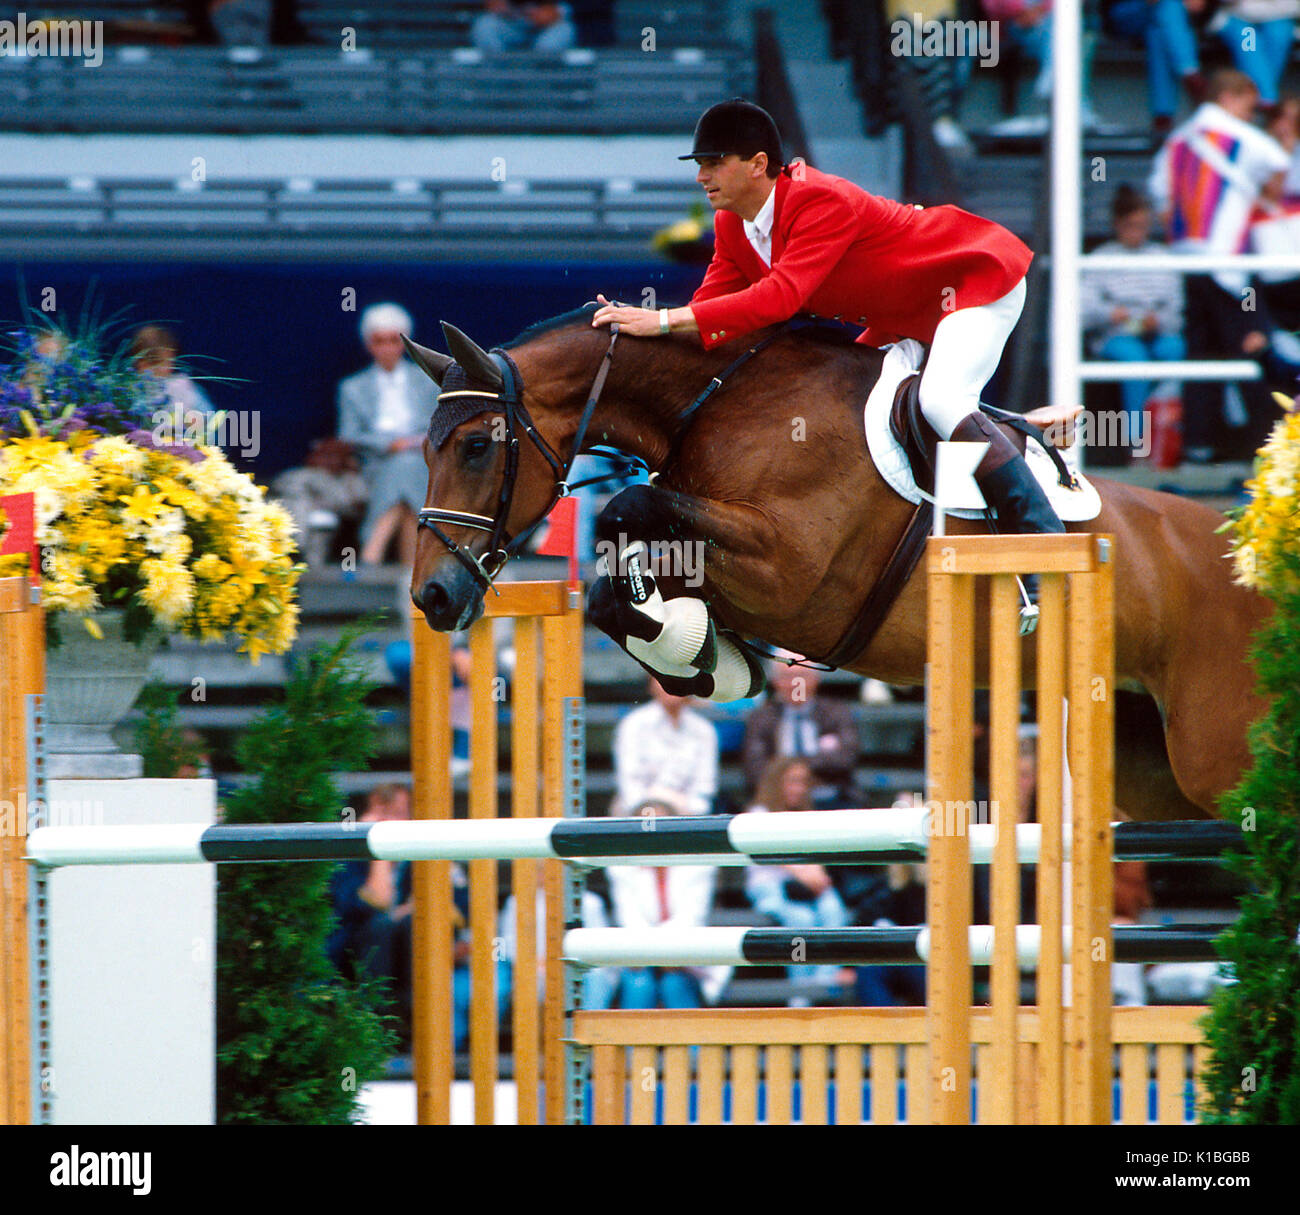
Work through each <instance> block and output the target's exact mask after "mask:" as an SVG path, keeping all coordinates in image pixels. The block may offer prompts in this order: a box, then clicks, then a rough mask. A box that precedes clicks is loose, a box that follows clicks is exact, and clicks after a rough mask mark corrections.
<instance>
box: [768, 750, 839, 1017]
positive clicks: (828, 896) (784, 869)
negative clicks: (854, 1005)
mask: <svg viewBox="0 0 1300 1215" xmlns="http://www.w3.org/2000/svg"><path fill="white" fill-rule="evenodd" d="M811 789H812V769H811V768H810V767H809V766H808V761H807V760H805V759H798V758H795V757H792V756H786V757H784V758H779V759H774V760H772V761H771V763H769V764H768V765H767V768H766V770H765V771H764V772H763V777H762V779H761V780H760V781H759V783H758V794H757V796H756V798H755V800H754V802H753V804H752V805H750V806H749V807H748V812H749V813H750V814H766V813H767V812H768V811H803V810H808V811H812V810H813V804H812V801H811V800H810V798H809V794H810V792H811ZM745 893H746V894H747V895H748V896H749V901H750V904H751V905H752V906H753V908H754V910H755V911H757V912H760V913H761V914H762V915H765V916H768V917H769V918H770V919H771V920H772V922H773V923H775V924H779V925H780V926H781V927H783V928H800V929H802V928H843V927H844V926H845V925H846V924H847V923H848V922H849V913H848V909H847V908H846V907H845V906H844V902H843V900H842V899H841V898H840V896H839V893H838V891H836V889H835V886H834V883H833V882H832V880H831V876H830V874H829V873H828V872H827V869H826V866H825V865H818V864H811V865H798V864H795V865H750V866H748V867H747V868H746V869H745ZM787 973H788V974H789V976H790V978H791V980H793V982H794V984H795V985H796V986H797V987H798V986H802V987H805V988H816V989H817V992H818V994H821V993H822V992H823V991H824V992H825V994H827V995H829V996H831V997H832V998H835V997H838V996H839V995H840V994H841V993H840V990H839V989H840V986H841V985H842V983H843V982H844V981H845V972H843V971H842V969H841V968H840V967H838V966H790V967H788V968H787ZM848 973H851V972H848ZM807 1002H808V999H807V997H799V996H796V997H792V999H791V1001H790V1003H791V1004H795V1003H805V1004H806V1003H807Z"/></svg>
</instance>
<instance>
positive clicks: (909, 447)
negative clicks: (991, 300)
mask: <svg viewBox="0 0 1300 1215" xmlns="http://www.w3.org/2000/svg"><path fill="white" fill-rule="evenodd" d="M920 386H921V375H920V372H918V373H917V374H915V375H912V376H909V377H908V378H907V379H906V380H904V381H903V382H902V384H900V385H899V387H898V392H897V393H895V395H894V403H893V407H892V408H891V409H890V412H889V429H890V431H891V432H892V434H893V436H894V438H895V439H896V440H897V441H898V443H899V445H900V446H901V447H902V449H903V451H904V452H905V453H906V455H907V459H908V462H909V463H910V464H911V467H912V477H913V479H914V480H915V481H916V484H917V486H918V488H920V490H921V491H922V492H923V493H924V494H925V495H927V496H926V497H924V498H922V500H921V502H920V504H919V505H918V506H917V507H916V509H915V510H914V511H913V512H912V517H911V519H910V520H909V522H908V524H907V527H906V528H905V529H904V531H903V534H902V536H901V537H900V539H899V541H898V544H897V545H896V546H895V548H894V551H893V553H892V554H891V555H890V558H889V560H888V561H887V562H886V564H885V568H884V569H883V570H882V571H881V572H880V574H879V576H878V577H877V578H876V581H875V582H874V584H873V585H872V587H871V589H870V591H869V592H868V593H867V597H866V599H865V600H864V602H863V604H862V607H861V608H860V609H859V610H858V614H857V616H856V617H855V618H854V620H853V623H852V624H850V625H849V627H848V630H847V631H846V632H845V634H844V635H843V636H842V637H841V638H840V639H839V641H838V642H836V644H835V646H834V648H833V649H832V650H831V652H830V653H829V654H827V655H826V656H825V658H823V659H822V661H823V662H825V663H826V664H827V665H828V666H832V667H846V666H849V665H850V664H851V663H852V662H853V660H854V659H855V658H857V657H858V655H859V654H861V653H862V652H863V651H864V650H865V649H866V648H867V646H868V645H870V644H871V639H872V638H873V637H874V636H875V635H876V632H877V630H878V629H879V628H880V626H881V625H882V624H883V623H884V620H885V617H886V616H887V615H888V614H889V610H890V608H892V607H893V605H894V601H895V600H896V599H897V598H898V595H899V593H900V592H901V591H902V589H903V587H904V586H905V585H906V584H907V581H908V579H910V578H911V576H912V574H913V573H914V572H915V570H916V567H917V565H918V564H920V561H921V555H922V554H923V553H924V551H925V543H926V540H927V539H928V538H929V536H930V530H931V527H932V525H933V522H934V505H933V502H932V497H933V494H934V465H935V451H936V444H937V443H938V442H939V436H938V435H937V434H936V433H935V430H934V428H933V427H932V426H931V425H930V423H929V422H927V421H926V420H925V416H924V415H923V414H922V413H921V403H920ZM980 409H981V410H982V411H983V412H984V413H985V414H987V415H988V416H989V417H990V418H991V419H992V420H993V422H994V424H995V425H996V426H998V427H999V429H1001V430H1002V431H1003V433H1004V434H1006V436H1007V438H1008V439H1010V440H1011V442H1012V443H1014V444H1015V445H1016V448H1017V450H1019V452H1020V454H1021V455H1022V456H1023V455H1024V454H1025V449H1026V446H1027V444H1028V442H1029V440H1030V439H1033V440H1034V441H1035V442H1036V443H1039V444H1041V445H1042V447H1043V450H1044V451H1045V452H1047V454H1048V455H1049V456H1050V457H1051V459H1052V462H1053V464H1054V465H1055V466H1056V475H1057V477H1058V478H1059V479H1060V482H1061V484H1062V485H1067V486H1069V485H1073V484H1074V483H1075V482H1074V477H1073V474H1072V473H1071V472H1070V470H1069V469H1068V468H1067V467H1066V466H1065V461H1064V460H1063V459H1061V453H1060V452H1059V451H1058V450H1057V448H1058V447H1069V446H1070V444H1071V443H1072V442H1073V441H1074V423H1075V419H1076V418H1077V417H1078V416H1079V414H1080V413H1082V412H1083V411H1082V410H1081V409H1078V408H1068V409H1051V408H1047V409H1037V410H1034V411H1033V412H1031V413H1027V414H1023V415H1022V414H1017V413H1008V412H1007V411H1006V410H1004V409H995V408H994V407H993V406H991V405H984V404H981V405H980Z"/></svg>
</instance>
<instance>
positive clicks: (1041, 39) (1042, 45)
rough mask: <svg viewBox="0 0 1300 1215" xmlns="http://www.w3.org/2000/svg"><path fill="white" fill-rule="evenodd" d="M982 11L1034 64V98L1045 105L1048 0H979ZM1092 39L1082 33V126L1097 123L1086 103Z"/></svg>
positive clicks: (1049, 25) (1049, 32) (1048, 90)
mask: <svg viewBox="0 0 1300 1215" xmlns="http://www.w3.org/2000/svg"><path fill="white" fill-rule="evenodd" d="M983 4H984V12H985V13H986V14H987V15H988V16H989V17H990V18H992V19H993V20H995V21H998V22H1000V23H1001V26H1002V30H1003V32H1004V33H1005V34H1007V35H1009V36H1010V39H1011V41H1012V42H1013V43H1014V44H1015V46H1016V47H1017V48H1018V49H1019V50H1020V51H1021V52H1022V53H1023V54H1026V55H1028V56H1029V57H1030V58H1031V59H1033V60H1034V61H1035V62H1036V63H1037V64H1038V78H1037V79H1036V80H1035V81H1034V97H1035V98H1036V99H1037V101H1038V103H1039V105H1040V106H1042V107H1046V106H1047V105H1048V103H1049V99H1050V98H1051V96H1052V0H1041V2H1040V3H1035V2H1034V0H983ZM1095 42H1096V39H1095V38H1094V37H1093V35H1092V34H1091V33H1089V32H1088V31H1087V30H1085V31H1084V33H1083V67H1082V75H1081V79H1080V97H1079V118H1080V121H1081V122H1082V124H1083V125H1084V126H1085V127H1095V126H1097V125H1098V120H1097V115H1096V114H1095V113H1094V112H1093V109H1092V107H1091V106H1090V105H1089V104H1088V91H1089V90H1088V78H1089V74H1090V69H1091V66H1092V52H1093V47H1094V45H1095Z"/></svg>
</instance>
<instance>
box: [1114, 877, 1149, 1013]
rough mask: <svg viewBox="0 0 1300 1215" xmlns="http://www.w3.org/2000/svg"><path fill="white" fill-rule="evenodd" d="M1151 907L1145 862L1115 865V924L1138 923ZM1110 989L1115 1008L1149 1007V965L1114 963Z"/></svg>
mask: <svg viewBox="0 0 1300 1215" xmlns="http://www.w3.org/2000/svg"><path fill="white" fill-rule="evenodd" d="M1151 907H1152V899H1151V889H1150V887H1149V886H1148V885H1147V867H1146V862H1145V861H1117V862H1116V864H1115V919H1114V922H1115V923H1116V924H1137V923H1140V922H1141V919H1142V913H1143V912H1145V911H1149V910H1150V909H1151ZM1110 986H1111V991H1112V993H1113V994H1114V1002H1115V1004H1116V1005H1127V1004H1146V1003H1147V986H1146V966H1145V965H1144V964H1143V963H1141V962H1112V963H1111V964H1110Z"/></svg>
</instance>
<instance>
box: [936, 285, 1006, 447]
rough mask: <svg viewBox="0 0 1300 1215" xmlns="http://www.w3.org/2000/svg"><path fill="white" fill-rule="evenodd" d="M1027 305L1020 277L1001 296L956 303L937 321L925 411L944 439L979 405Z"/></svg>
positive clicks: (940, 436)
mask: <svg viewBox="0 0 1300 1215" xmlns="http://www.w3.org/2000/svg"><path fill="white" fill-rule="evenodd" d="M1024 306H1025V280H1024V279H1023V278H1022V279H1021V280H1020V281H1019V282H1018V283H1017V284H1016V285H1015V286H1014V287H1012V288H1011V290H1010V291H1008V292H1007V293H1006V295H1004V296H1003V297H1002V298H1001V299H998V300H994V301H993V302H992V303H991V304H980V305H979V306H978V307H976V308H958V309H957V311H956V312H952V313H949V314H948V315H947V316H945V317H944V318H943V320H941V321H940V322H939V325H938V328H937V329H935V331H934V340H933V341H932V342H931V343H930V358H929V360H928V361H927V362H926V364H925V371H924V372H922V373H921V412H922V413H923V414H925V420H926V421H927V422H929V423H930V425H931V426H933V427H934V429H935V432H936V433H937V434H938V436H939V438H941V439H948V438H950V437H951V436H952V432H953V428H954V427H955V426H956V425H957V423H958V422H960V421H961V420H962V418H964V417H965V416H966V415H967V414H968V413H974V411H975V410H976V409H978V408H979V403H980V393H981V392H982V391H983V389H984V385H985V384H987V383H988V382H989V378H990V377H991V376H992V375H993V373H994V372H995V371H996V370H997V369H998V363H999V362H1001V361H1002V349H1003V347H1004V346H1006V344H1007V338H1009V337H1010V336H1011V331H1012V330H1013V329H1014V328H1015V327H1016V322H1017V321H1018V320H1019V319H1020V312H1021V309H1023V308H1024Z"/></svg>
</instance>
